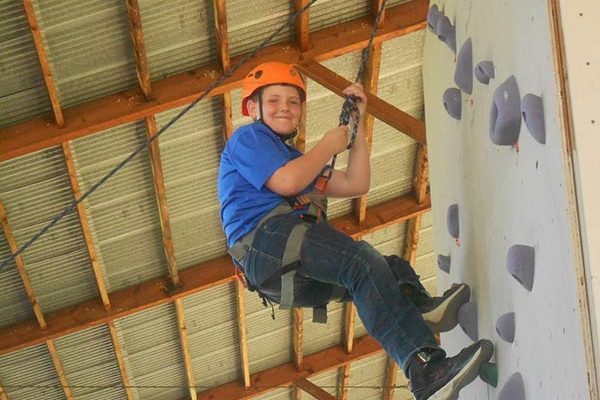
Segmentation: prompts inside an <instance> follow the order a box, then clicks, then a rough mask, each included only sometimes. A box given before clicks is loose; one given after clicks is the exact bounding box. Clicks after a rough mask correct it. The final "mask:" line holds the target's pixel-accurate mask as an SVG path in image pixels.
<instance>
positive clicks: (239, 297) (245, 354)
mask: <svg viewBox="0 0 600 400" xmlns="http://www.w3.org/2000/svg"><path fill="white" fill-rule="evenodd" d="M235 298H236V304H237V323H238V334H239V338H240V358H241V361H242V375H243V377H244V386H245V387H247V388H248V387H250V384H251V383H250V356H249V350H248V329H247V324H246V300H245V297H244V286H243V285H242V283H241V282H240V280H239V279H235Z"/></svg>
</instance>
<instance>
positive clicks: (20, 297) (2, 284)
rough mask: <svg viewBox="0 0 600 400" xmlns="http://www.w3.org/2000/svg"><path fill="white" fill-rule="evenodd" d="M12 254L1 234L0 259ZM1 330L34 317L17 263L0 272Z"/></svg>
mask: <svg viewBox="0 0 600 400" xmlns="http://www.w3.org/2000/svg"><path fill="white" fill-rule="evenodd" d="M9 254H10V248H9V247H8V243H7V242H6V237H5V236H4V233H2V234H0V259H2V260H4V258H5V257H7V256H8V255H9ZM0 310H2V312H1V313H0V328H2V327H4V326H9V325H12V324H14V323H16V322H18V321H22V320H25V319H30V318H33V317H34V314H33V309H32V308H31V304H30V303H29V299H28V297H27V293H26V292H25V288H24V287H23V281H22V280H21V277H20V275H19V271H17V267H16V265H15V263H14V262H13V263H11V264H9V266H8V268H7V269H5V270H4V271H2V272H0Z"/></svg>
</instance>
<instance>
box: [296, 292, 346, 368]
mask: <svg viewBox="0 0 600 400" xmlns="http://www.w3.org/2000/svg"><path fill="white" fill-rule="evenodd" d="M312 317H313V310H312V309H311V308H306V309H304V326H305V329H304V346H303V348H304V354H305V355H307V356H308V355H311V354H314V353H317V352H319V351H321V350H324V349H327V348H329V347H332V346H335V345H337V344H340V343H342V332H343V328H344V307H343V304H342V303H338V302H331V303H329V304H328V306H327V323H326V324H317V323H314V322H312Z"/></svg>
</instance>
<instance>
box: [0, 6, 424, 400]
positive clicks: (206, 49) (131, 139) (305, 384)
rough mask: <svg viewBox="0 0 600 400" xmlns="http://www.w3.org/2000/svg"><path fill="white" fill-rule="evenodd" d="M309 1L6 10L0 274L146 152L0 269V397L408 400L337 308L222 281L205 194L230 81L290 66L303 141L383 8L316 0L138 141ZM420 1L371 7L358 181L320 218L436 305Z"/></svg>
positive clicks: (389, 366) (223, 134) (232, 95)
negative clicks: (416, 284)
mask: <svg viewBox="0 0 600 400" xmlns="http://www.w3.org/2000/svg"><path fill="white" fill-rule="evenodd" d="M307 3H308V2H307V1H305V0H296V1H275V2H273V1H269V0H256V1H253V2H251V3H248V2H242V1H239V0H229V1H227V2H226V1H224V0H222V1H221V0H214V1H206V0H195V1H185V0H172V1H169V2H163V1H159V0H90V1H86V2H80V1H76V0H64V1H61V2H56V1H50V0H25V1H23V2H21V1H15V0H0V53H2V59H1V60H0V71H1V73H0V110H1V112H0V219H1V220H2V231H1V232H2V233H0V258H1V260H2V261H4V260H5V259H6V258H7V257H8V256H9V255H10V254H11V252H12V253H14V252H15V251H16V250H17V249H18V248H19V247H20V246H23V245H24V244H25V243H26V242H27V241H28V240H29V239H30V238H31V237H32V236H33V235H34V234H36V233H37V232H39V231H40V230H41V229H42V228H43V227H44V226H46V225H47V224H48V222H49V221H51V220H52V219H53V218H54V217H55V216H56V215H57V214H59V213H60V212H61V211H62V210H64V209H65V207H68V206H69V205H71V204H72V203H73V200H74V199H79V198H80V197H81V196H82V194H84V193H86V192H87V191H88V190H90V189H91V188H92V187H93V186H94V184H96V182H98V181H99V180H100V179H101V178H102V177H103V176H105V175H106V174H107V173H109V172H110V171H111V169H113V168H114V167H115V166H116V165H117V164H119V163H120V162H121V161H122V160H124V159H125V157H127V156H128V155H129V154H131V153H132V152H133V151H134V150H136V149H143V150H142V151H140V152H139V154H138V155H137V156H136V157H134V158H133V159H132V160H131V161H130V162H128V163H127V165H126V166H125V167H124V168H123V169H122V170H120V171H119V172H118V173H116V174H115V175H114V176H113V177H111V178H110V179H109V180H107V181H106V183H104V184H103V185H102V186H100V188H99V189H98V190H96V191H94V192H93V194H91V195H90V196H89V197H87V198H86V199H85V200H84V201H83V202H82V203H81V204H80V206H78V207H77V208H76V209H74V210H73V212H71V213H69V214H68V215H67V216H66V217H65V218H64V219H62V220H61V221H60V222H59V223H57V224H56V225H54V226H53V227H52V228H51V229H49V230H48V232H47V233H46V234H44V235H43V236H41V237H40V239H39V240H37V241H36V242H35V243H34V244H32V245H31V246H30V247H29V248H28V249H27V250H26V251H25V252H24V253H23V254H22V255H21V256H19V257H17V258H16V259H15V260H14V261H11V262H10V264H9V266H8V268H6V269H5V270H3V271H1V272H0V310H1V311H0V400H4V399H10V400H15V399H65V398H67V399H71V398H72V399H185V398H201V399H238V398H254V399H299V398H304V399H309V398H311V395H312V396H314V397H315V398H319V399H328V398H339V399H407V398H409V395H408V391H407V388H406V385H407V383H406V380H405V378H404V377H403V374H402V372H401V371H399V370H398V368H397V367H396V366H395V365H394V364H393V363H390V362H389V360H388V359H387V357H386V356H385V354H384V353H383V352H382V350H381V348H380V347H379V346H378V345H377V343H376V342H375V341H374V340H373V339H371V338H370V337H369V336H368V335H366V331H365V329H364V326H363V325H362V323H361V322H360V319H359V318H357V317H356V313H355V312H354V309H353V307H352V305H351V304H339V303H334V304H331V305H330V307H329V321H328V323H327V324H326V325H321V324H314V323H312V322H311V317H312V310H310V309H306V310H294V311H285V310H279V309H275V319H274V320H272V319H271V309H270V308H265V307H263V305H262V304H261V302H260V301H259V299H258V297H257V296H256V295H255V294H254V293H251V292H249V291H247V290H244V289H243V288H242V287H241V286H240V285H239V284H238V283H237V281H236V279H235V274H234V270H233V266H232V264H231V262H230V261H229V259H228V258H227V256H226V247H225V239H224V234H223V231H222V228H221V225H220V220H219V204H218V200H217V194H216V177H217V167H218V161H219V156H220V152H221V150H222V148H223V144H224V142H225V140H226V139H227V137H228V135H230V134H231V132H232V130H233V129H235V128H236V127H238V126H240V125H243V124H245V123H247V122H248V119H246V117H242V115H241V112H240V108H239V104H240V97H241V90H240V87H241V79H242V77H243V76H244V75H245V73H246V72H247V71H249V70H250V69H251V68H252V67H253V66H254V65H255V64H256V63H257V62H261V61H266V60H278V61H285V62H292V63H296V64H298V65H299V68H300V69H301V71H302V72H303V73H304V74H305V75H306V77H307V79H308V98H309V101H308V103H307V106H306V113H305V116H306V118H305V121H304V122H303V125H302V128H301V129H300V135H299V140H298V141H297V146H298V147H299V148H301V149H309V148H310V147H311V146H313V145H314V144H315V143H316V142H317V141H318V140H319V138H320V137H321V135H322V134H323V133H324V132H325V131H326V130H328V129H330V128H331V127H333V126H336V125H337V119H338V115H339V112H340V110H341V105H342V102H343V99H342V97H340V95H339V93H340V91H341V89H343V87H344V86H345V85H346V84H347V83H348V81H353V80H354V79H355V76H356V73H357V71H358V68H359V64H360V59H361V51H362V49H363V48H364V47H365V46H366V45H367V41H368V38H369V35H370V31H371V24H372V23H373V20H374V11H373V10H376V9H377V8H378V6H379V4H380V3H379V2H378V1H377V0H319V1H317V2H316V3H315V4H314V5H312V6H311V7H310V8H309V9H308V11H307V12H305V13H304V14H303V15H302V17H301V18H300V19H299V20H298V22H294V23H292V24H291V25H289V26H287V27H286V28H285V29H283V30H282V31H281V33H280V34H278V35H276V36H275V39H274V41H273V42H272V44H270V45H269V46H268V47H267V48H265V49H264V50H263V51H261V52H260V53H258V54H257V55H256V56H254V57H253V59H252V60H251V61H250V62H248V63H246V64H244V65H242V66H241V67H240V68H239V69H237V70H236V71H235V72H234V73H233V74H232V75H231V77H229V78H228V79H226V80H225V82H224V83H222V84H220V85H219V86H217V87H216V88H214V90H212V91H211V92H210V93H209V94H208V95H207V96H206V98H204V99H203V100H202V101H200V102H199V103H198V104H197V105H196V106H195V107H193V108H192V109H191V110H189V112H186V113H185V115H183V116H182V117H181V118H180V119H179V120H178V121H177V122H176V123H175V124H173V125H172V126H170V127H169V128H168V129H167V130H166V131H165V132H164V134H161V136H160V139H159V140H157V141H155V142H153V144H152V145H150V146H149V150H147V149H146V147H145V145H144V144H145V143H146V140H147V138H148V135H151V134H153V133H155V132H157V131H158V130H160V129H161V128H163V127H165V126H167V124H168V123H169V121H170V120H171V119H172V118H174V117H175V116H176V115H177V114H178V113H180V112H181V111H182V110H183V109H184V107H186V106H187V105H188V104H190V103H191V102H192V101H193V100H194V99H196V98H198V97H199V96H200V95H201V94H203V92H205V91H206V90H207V88H210V87H211V85H213V84H214V83H215V82H217V81H218V80H219V79H220V78H221V76H223V71H224V70H227V71H228V70H230V69H231V68H234V66H235V65H236V63H237V62H238V61H239V60H240V59H241V58H242V57H244V55H246V54H248V53H249V52H251V51H252V50H253V49H254V48H256V47H257V46H258V45H259V44H260V43H261V41H262V40H264V39H265V38H266V37H268V36H269V35H270V34H271V33H272V32H274V31H275V30H276V29H278V28H279V27H280V26H281V25H282V24H284V23H286V21H287V19H288V17H289V15H290V14H292V13H294V12H295V11H296V9H297V8H298V7H302V6H303V5H304V4H307ZM249 5H250V6H249ZM427 8H428V2H427V1H421V0H413V1H388V2H387V3H386V10H385V14H384V17H383V19H382V23H381V25H380V28H379V30H378V33H377V35H376V37H375V41H374V43H375V44H374V47H373V49H372V51H371V56H370V59H369V60H368V67H367V76H366V80H365V86H366V87H368V88H369V89H370V91H371V93H372V95H371V98H370V99H369V110H368V111H369V113H370V114H371V115H372V116H374V117H375V118H373V117H370V118H368V119H367V121H366V122H365V123H366V129H367V131H368V132H369V134H370V135H371V136H372V149H371V163H372V184H371V189H370V191H369V193H368V196H364V197H362V198H358V199H354V200H335V201H333V202H332V204H331V206H330V207H331V208H330V218H331V219H333V223H334V225H335V226H336V227H338V228H339V229H341V230H344V231H345V232H347V233H348V234H350V235H351V236H353V237H354V238H356V239H362V240H366V241H368V242H370V243H372V244H373V245H374V246H375V247H376V248H378V249H379V250H380V251H381V252H382V253H384V254H402V255H404V256H405V257H406V258H407V259H410V260H411V261H412V262H413V263H414V264H415V265H416V269H417V271H418V273H419V274H420V275H421V277H422V279H423V280H424V282H425V286H426V287H428V288H429V289H431V290H432V291H434V290H435V261H434V253H433V226H432V220H431V215H430V209H431V202H430V199H429V194H428V190H427V186H428V172H427V157H426V147H425V146H424V144H425V141H424V133H425V127H424V123H423V122H422V121H421V120H422V119H423V88H422V86H423V85H422V76H421V69H422V49H423V41H424V37H425V29H424V28H425V25H426V23H425V20H426V14H427ZM345 162H346V158H345V157H344V156H342V157H341V158H340V160H339V161H338V166H339V167H343V166H344V164H345ZM309 393H311V394H309ZM327 396H330V397H327ZM331 396H335V397H331Z"/></svg>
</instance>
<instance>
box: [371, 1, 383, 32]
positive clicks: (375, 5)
mask: <svg viewBox="0 0 600 400" xmlns="http://www.w3.org/2000/svg"><path fill="white" fill-rule="evenodd" d="M381 3H383V0H371V8H372V12H373V15H375V16H376V15H377V12H378V11H379V9H380V8H381ZM385 11H386V9H385V8H384V9H383V11H382V13H381V17H379V25H377V27H378V28H381V27H382V26H383V25H384V24H385Z"/></svg>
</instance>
